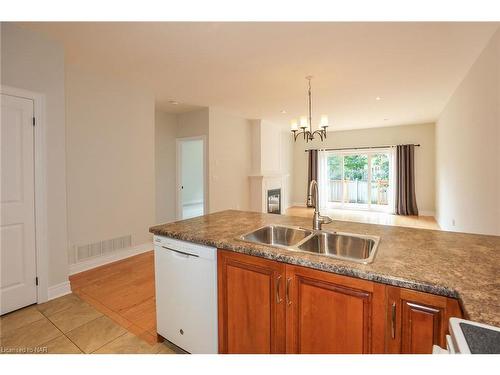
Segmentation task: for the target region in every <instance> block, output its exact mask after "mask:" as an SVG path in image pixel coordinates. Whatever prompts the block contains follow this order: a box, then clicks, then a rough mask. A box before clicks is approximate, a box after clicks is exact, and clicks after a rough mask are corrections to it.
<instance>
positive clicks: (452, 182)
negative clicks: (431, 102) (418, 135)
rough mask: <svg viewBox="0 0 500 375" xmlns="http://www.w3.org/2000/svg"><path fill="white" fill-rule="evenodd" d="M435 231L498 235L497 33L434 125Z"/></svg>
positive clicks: (499, 90)
mask: <svg viewBox="0 0 500 375" xmlns="http://www.w3.org/2000/svg"><path fill="white" fill-rule="evenodd" d="M436 145H437V158H436V171H437V173H436V176H437V178H436V201H437V218H438V221H439V224H440V226H441V228H443V229H445V230H453V231H460V232H472V233H484V234H496V235H500V30H498V31H497V32H496V34H495V35H494V36H493V38H492V39H491V41H490V42H489V44H488V45H487V46H486V48H485V49H484V51H483V52H482V53H481V55H480V56H479V57H478V59H477V60H476V62H475V63H474V64H473V66H472V67H471V69H470V70H469V72H468V73H467V75H466V76H465V78H464V79H463V81H462V82H461V83H460V85H459V86H458V88H457V89H456V91H455V92H454V94H453V95H452V96H451V98H450V100H449V102H448V104H447V105H446V107H445V108H444V110H443V112H442V113H441V115H440V116H439V120H438V122H437V125H436Z"/></svg>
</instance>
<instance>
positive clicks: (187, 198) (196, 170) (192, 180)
mask: <svg viewBox="0 0 500 375" xmlns="http://www.w3.org/2000/svg"><path fill="white" fill-rule="evenodd" d="M203 159H204V157H203V140H191V141H185V142H182V150H181V161H182V172H181V173H182V187H183V189H182V204H195V203H201V202H203V187H204V184H205V182H204V173H203V165H204V160H203Z"/></svg>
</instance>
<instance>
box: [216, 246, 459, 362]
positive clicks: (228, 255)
mask: <svg viewBox="0 0 500 375" xmlns="http://www.w3.org/2000/svg"><path fill="white" fill-rule="evenodd" d="M218 307H219V352H220V353H285V352H286V353H297V354H298V353H330V354H337V353H339V354H340V353H431V352H432V345H433V344H438V345H441V346H445V334H446V332H447V325H448V319H449V318H450V317H451V316H457V317H461V316H462V315H461V310H460V307H459V305H458V302H457V301H456V300H454V299H451V298H446V297H442V296H436V295H431V294H427V293H421V292H417V291H413V290H409V289H403V288H397V287H390V286H386V285H384V284H380V283H376V282H371V281H366V280H361V279H358V278H353V277H348V276H342V275H337V274H333V273H329V272H324V271H318V270H314V269H310V268H306V267H300V266H294V265H289V264H286V265H285V264H284V263H280V262H277V261H272V260H267V259H263V258H259V257H254V256H249V255H245V254H239V253H235V252H232V251H225V250H219V251H218Z"/></svg>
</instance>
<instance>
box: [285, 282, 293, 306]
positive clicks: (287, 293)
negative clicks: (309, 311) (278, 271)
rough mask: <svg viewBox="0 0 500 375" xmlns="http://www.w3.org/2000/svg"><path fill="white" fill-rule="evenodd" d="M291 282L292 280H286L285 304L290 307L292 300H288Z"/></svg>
mask: <svg viewBox="0 0 500 375" xmlns="http://www.w3.org/2000/svg"><path fill="white" fill-rule="evenodd" d="M291 282H292V278H291V277H289V278H288V279H286V304H287V305H288V306H290V305H291V304H292V300H291V299H290V283H291Z"/></svg>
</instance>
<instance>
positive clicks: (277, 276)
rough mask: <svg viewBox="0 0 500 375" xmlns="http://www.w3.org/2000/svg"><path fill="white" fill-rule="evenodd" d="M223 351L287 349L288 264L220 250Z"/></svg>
mask: <svg viewBox="0 0 500 375" xmlns="http://www.w3.org/2000/svg"><path fill="white" fill-rule="evenodd" d="M217 261H218V264H217V268H218V306H219V309H218V315H219V353H232V354H235V353H238V354H250V353H251V354H266V353H285V302H284V298H283V296H284V291H285V288H284V279H285V264H283V263H279V262H274V261H270V260H266V259H263V258H258V257H253V256H248V255H243V254H238V253H234V252H230V251H223V250H219V251H218V260H217Z"/></svg>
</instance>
